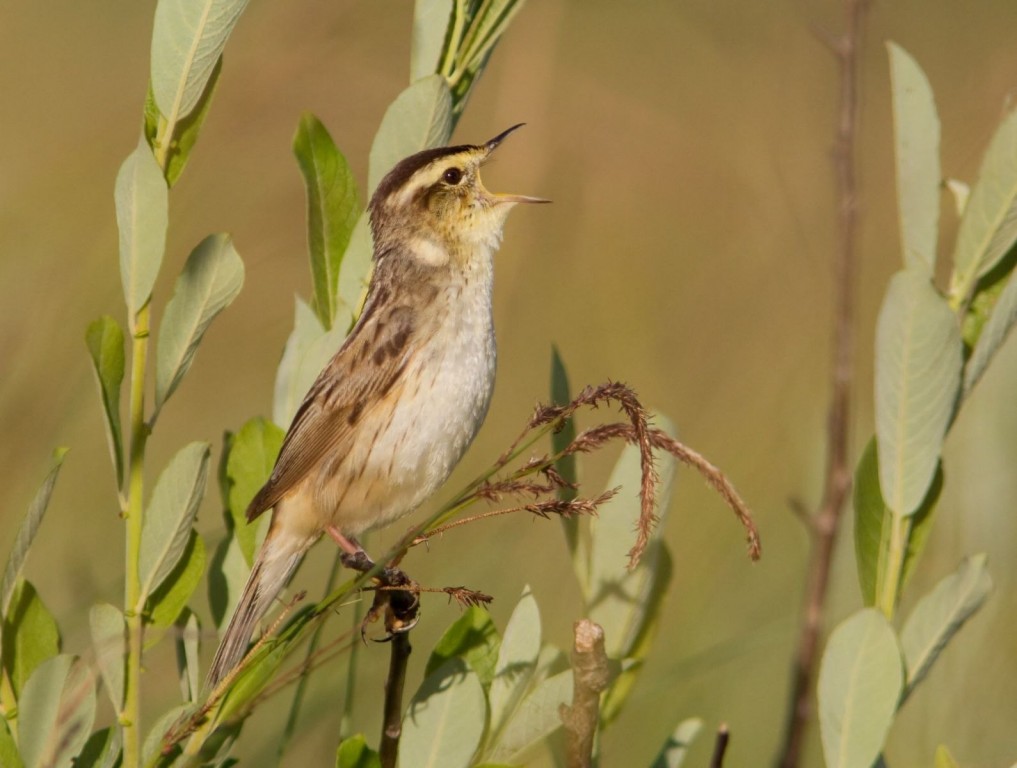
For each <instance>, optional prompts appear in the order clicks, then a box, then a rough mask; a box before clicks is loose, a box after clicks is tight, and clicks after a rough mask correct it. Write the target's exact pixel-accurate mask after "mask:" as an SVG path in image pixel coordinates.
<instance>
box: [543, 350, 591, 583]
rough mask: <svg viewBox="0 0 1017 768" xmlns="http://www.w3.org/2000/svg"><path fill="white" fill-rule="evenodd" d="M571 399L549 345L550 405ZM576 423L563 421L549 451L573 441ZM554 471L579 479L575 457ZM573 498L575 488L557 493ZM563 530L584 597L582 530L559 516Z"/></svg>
mask: <svg viewBox="0 0 1017 768" xmlns="http://www.w3.org/2000/svg"><path fill="white" fill-rule="evenodd" d="M571 400H572V394H571V392H570V388H569V375H568V371H567V370H566V369H565V361H564V360H562V357H561V354H560V353H559V352H558V347H557V346H555V345H552V346H551V404H552V405H558V406H561V405H567V404H568V403H569V402H571ZM575 437H576V424H575V421H573V419H571V418H569V419H566V421H565V424H564V425H563V426H562V428H561V429H560V430H558V431H557V432H554V433H552V434H551V450H552V451H553V452H554V453H560V452H561V451H563V450H564V449H565V447H566V446H567V445H568V444H569V443H571V442H572V441H573V440H575ZM554 468H555V470H556V471H557V472H558V474H559V475H561V476H562V478H563V479H564V480H565V481H566V482H569V483H572V484H573V485H575V484H576V482H577V480H578V472H577V470H576V456H575V454H569V455H568V456H563V457H561V458H560V459H558V460H557V461H556V462H555V463H554ZM575 497H576V490H575V488H568V487H566V488H561V489H560V490H559V491H558V498H560V499H562V500H564V501H571V500H572V499H574V498H575ZM561 525H562V531H563V532H564V533H565V543H566V544H567V545H568V548H569V555H571V557H572V571H573V573H575V575H576V579H577V580H578V581H579V588H580V591H582V593H583V594H584V595H585V594H587V593H588V592H589V590H590V584H589V574H590V563H589V559H590V551H589V542H588V541H586V540H584V539H583V534H582V527H581V525H580V520H579V518H578V517H562V518H561Z"/></svg>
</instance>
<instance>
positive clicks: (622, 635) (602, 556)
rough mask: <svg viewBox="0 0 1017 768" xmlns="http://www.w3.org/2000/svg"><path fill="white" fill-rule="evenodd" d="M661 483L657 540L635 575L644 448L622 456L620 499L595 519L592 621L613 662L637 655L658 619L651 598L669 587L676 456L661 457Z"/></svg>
mask: <svg viewBox="0 0 1017 768" xmlns="http://www.w3.org/2000/svg"><path fill="white" fill-rule="evenodd" d="M653 420H654V422H655V423H656V425H657V427H659V428H660V429H662V430H663V431H664V432H666V433H667V434H669V435H674V434H675V428H674V425H673V424H672V423H671V422H670V421H668V420H667V419H666V418H664V417H663V416H659V415H655V416H654V417H653ZM656 466H657V472H658V474H659V476H660V484H659V485H658V491H657V507H656V509H655V512H656V514H657V516H658V518H659V521H658V523H657V527H656V529H655V530H654V533H653V538H652V539H651V543H650V545H649V546H648V547H647V549H646V552H645V554H644V555H643V559H642V560H641V561H640V563H639V565H638V566H637V567H636V569H635V570H634V571H631V572H630V571H628V570H627V569H626V563H627V561H628V552H629V550H630V549H631V548H632V544H633V540H634V533H633V528H634V527H635V523H636V520H637V519H638V517H639V504H640V502H639V487H640V484H641V480H642V465H641V463H640V458H639V449H638V448H636V447H634V446H625V448H624V449H622V454H621V456H619V458H618V461H617V463H616V464H615V466H614V469H613V470H612V472H611V477H610V479H609V480H608V481H607V487H608V488H619V489H620V490H619V491H618V493H617V495H615V497H614V498H612V499H611V500H610V501H608V502H606V503H605V504H602V505H601V507H600V510H599V512H598V514H597V516H596V517H595V518H593V519H591V520H590V590H589V592H588V593H587V594H586V596H585V597H586V606H587V616H588V618H589V619H590V620H591V621H594V622H596V623H597V624H599V625H600V626H601V627H603V628H604V635H605V637H606V641H605V648H606V649H607V655H608V656H610V657H611V658H615V659H622V658H628V657H631V656H632V653H633V649H634V647H635V645H636V641H637V640H638V639H639V638H640V636H642V635H643V634H644V631H645V628H646V625H647V623H649V622H653V621H655V619H656V614H657V608H658V607H659V600H658V601H651V600H650V599H649V598H650V596H651V595H652V594H654V593H655V592H656V593H657V594H658V595H660V594H662V590H663V589H665V588H666V586H667V585H666V581H665V582H664V583H663V584H660V583H658V580H659V579H661V578H662V577H663V576H664V571H663V570H662V569H660V568H659V567H658V566H659V564H660V562H661V560H662V558H663V557H664V556H665V555H663V554H662V552H663V550H662V548H661V546H660V536H661V532H662V531H663V528H664V524H665V522H666V520H667V511H668V507H669V506H670V501H671V493H672V490H673V485H674V478H675V470H676V469H677V462H676V460H675V459H674V458H673V457H672V456H671V455H670V454H658V455H657V456H656Z"/></svg>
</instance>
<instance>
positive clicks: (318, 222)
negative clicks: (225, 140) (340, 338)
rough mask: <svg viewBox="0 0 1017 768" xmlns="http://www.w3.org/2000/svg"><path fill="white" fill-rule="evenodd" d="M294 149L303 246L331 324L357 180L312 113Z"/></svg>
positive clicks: (317, 299)
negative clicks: (302, 191) (302, 193)
mask: <svg viewBox="0 0 1017 768" xmlns="http://www.w3.org/2000/svg"><path fill="white" fill-rule="evenodd" d="M293 153H294V154H295V155H296V157H297V163H298V165H299V166H300V172H301V173H302V174H303V177H304V186H305V188H306V190H307V244H308V248H309V250H310V255H311V282H312V283H313V285H314V306H315V309H316V310H317V313H318V319H319V320H320V321H321V324H322V326H323V327H324V328H331V327H332V322H333V319H334V318H335V316H336V310H337V309H338V304H339V296H338V293H337V291H338V284H339V267H340V265H341V264H342V260H343V254H345V253H346V247H347V246H348V245H349V243H350V236H351V235H352V234H353V227H354V225H355V224H356V223H357V219H358V218H359V216H360V204H359V201H358V199H357V183H356V181H355V180H354V178H353V173H352V172H351V171H350V168H349V166H348V165H347V163H346V158H345V157H343V154H342V152H340V151H339V150H338V149H337V148H336V145H335V143H334V142H333V141H332V137H331V136H330V135H329V133H328V131H327V130H326V129H325V126H324V125H322V124H321V121H319V120H318V118H316V117H315V116H314V115H312V114H309V113H308V114H305V115H304V116H303V118H301V120H300V125H299V126H298V127H297V134H296V136H295V137H294V139H293Z"/></svg>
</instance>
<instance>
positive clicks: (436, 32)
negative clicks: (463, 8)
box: [410, 0, 455, 83]
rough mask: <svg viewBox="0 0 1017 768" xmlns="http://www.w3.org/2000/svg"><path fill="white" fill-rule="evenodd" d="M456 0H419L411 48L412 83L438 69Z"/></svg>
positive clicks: (417, 0)
mask: <svg viewBox="0 0 1017 768" xmlns="http://www.w3.org/2000/svg"><path fill="white" fill-rule="evenodd" d="M454 4H455V3H454V0H416V2H415V3H414V4H413V36H412V38H411V39H412V43H411V47H410V82H411V83H412V82H415V81H416V80H419V79H420V78H422V77H427V76H428V75H431V74H434V73H435V72H437V71H438V68H439V66H440V62H441V54H442V51H443V50H444V48H445V39H446V38H447V37H448V34H449V22H450V20H451V18H452V9H453V7H454Z"/></svg>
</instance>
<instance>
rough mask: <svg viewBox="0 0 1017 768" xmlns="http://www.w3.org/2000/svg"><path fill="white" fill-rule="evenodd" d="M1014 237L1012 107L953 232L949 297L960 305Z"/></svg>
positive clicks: (1016, 170)
mask: <svg viewBox="0 0 1017 768" xmlns="http://www.w3.org/2000/svg"><path fill="white" fill-rule="evenodd" d="M1015 240H1017V111H1013V112H1011V113H1010V114H1009V115H1007V116H1006V117H1005V118H1004V119H1003V123H1002V125H1000V127H999V129H998V130H997V131H996V135H995V136H993V138H992V142H991V143H990V144H989V149H988V150H987V151H986V153H985V157H984V158H983V159H982V167H981V170H980V171H979V174H978V181H977V182H976V183H975V185H974V187H972V189H971V196H970V197H969V198H968V201H967V205H966V206H965V208H964V218H963V219H961V223H960V229H959V231H958V232H957V245H956V248H955V250H954V254H953V275H952V277H951V279H950V295H951V299H952V300H953V302H954V303H955V304H957V305H959V304H961V303H963V302H964V301H965V300H966V299H967V297H968V293H969V292H970V291H971V289H972V288H973V287H974V285H975V281H976V280H977V279H978V278H979V277H981V276H982V275H984V274H985V273H986V272H988V271H989V270H990V269H992V268H993V267H994V266H995V265H996V263H997V262H998V261H999V260H1000V259H1001V258H1003V256H1004V255H1005V254H1006V252H1007V251H1008V250H1010V247H1011V246H1012V245H1013V244H1014V241H1015Z"/></svg>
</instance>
